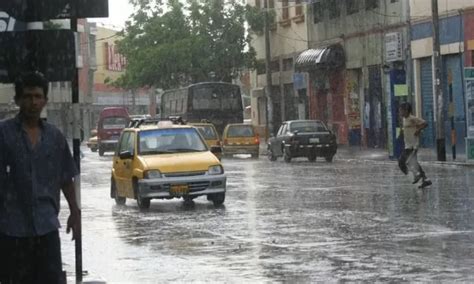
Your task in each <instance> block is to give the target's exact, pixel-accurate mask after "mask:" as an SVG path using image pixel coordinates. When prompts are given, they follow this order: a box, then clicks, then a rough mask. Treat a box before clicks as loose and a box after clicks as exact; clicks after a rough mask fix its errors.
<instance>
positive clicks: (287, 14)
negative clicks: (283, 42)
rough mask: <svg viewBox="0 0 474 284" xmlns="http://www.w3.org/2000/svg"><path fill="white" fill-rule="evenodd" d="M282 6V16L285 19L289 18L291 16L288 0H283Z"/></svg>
mask: <svg viewBox="0 0 474 284" xmlns="http://www.w3.org/2000/svg"><path fill="white" fill-rule="evenodd" d="M281 6H282V7H283V10H282V14H281V17H282V19H283V20H288V18H289V17H290V12H289V10H288V0H283V1H282V2H281Z"/></svg>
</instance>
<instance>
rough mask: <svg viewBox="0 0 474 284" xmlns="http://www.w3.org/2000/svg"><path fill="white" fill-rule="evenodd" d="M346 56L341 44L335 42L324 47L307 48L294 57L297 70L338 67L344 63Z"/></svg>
mask: <svg viewBox="0 0 474 284" xmlns="http://www.w3.org/2000/svg"><path fill="white" fill-rule="evenodd" d="M345 62H346V57H345V55H344V49H343V47H342V46H341V45H339V44H335V45H331V46H328V47H324V48H318V49H308V50H305V51H303V52H302V53H301V54H300V55H299V56H298V58H296V62H295V68H296V70H298V71H311V70H315V69H320V68H339V67H342V66H344V65H345Z"/></svg>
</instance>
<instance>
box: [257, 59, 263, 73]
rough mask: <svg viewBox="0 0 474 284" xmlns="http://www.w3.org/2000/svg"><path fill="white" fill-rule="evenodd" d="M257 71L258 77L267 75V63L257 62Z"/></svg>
mask: <svg viewBox="0 0 474 284" xmlns="http://www.w3.org/2000/svg"><path fill="white" fill-rule="evenodd" d="M256 69H257V75H262V74H265V61H263V60H259V61H257V66H256Z"/></svg>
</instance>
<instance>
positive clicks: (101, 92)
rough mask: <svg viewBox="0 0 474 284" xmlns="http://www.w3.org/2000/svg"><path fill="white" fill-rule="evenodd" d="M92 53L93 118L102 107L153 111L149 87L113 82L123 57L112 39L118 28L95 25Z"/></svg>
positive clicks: (124, 62)
mask: <svg viewBox="0 0 474 284" xmlns="http://www.w3.org/2000/svg"><path fill="white" fill-rule="evenodd" d="M96 38H97V39H96V42H95V55H96V59H97V64H96V66H95V72H94V78H93V82H94V84H93V108H94V119H93V120H94V121H95V123H96V122H97V120H98V117H99V114H100V111H101V110H102V109H103V108H105V107H110V106H122V107H126V108H128V110H129V112H130V113H131V114H148V113H153V112H155V111H156V106H155V102H156V100H155V99H154V98H152V99H150V97H153V94H152V92H151V90H148V89H140V90H125V89H121V88H118V87H115V86H113V82H114V81H116V80H117V79H118V78H119V77H120V76H121V75H123V74H124V73H125V69H126V66H127V59H126V58H125V57H124V56H123V55H121V54H120V53H119V52H118V48H117V45H116V41H117V40H119V39H120V37H119V35H118V31H117V30H115V29H112V28H108V27H104V26H96Z"/></svg>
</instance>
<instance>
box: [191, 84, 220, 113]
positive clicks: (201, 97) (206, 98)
mask: <svg viewBox="0 0 474 284" xmlns="http://www.w3.org/2000/svg"><path fill="white" fill-rule="evenodd" d="M221 97H222V95H221V92H220V91H219V89H218V88H216V87H207V86H202V87H199V88H195V89H194V90H193V108H194V109H198V110H199V109H221Z"/></svg>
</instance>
